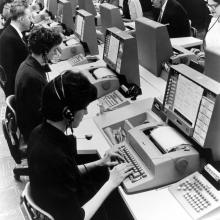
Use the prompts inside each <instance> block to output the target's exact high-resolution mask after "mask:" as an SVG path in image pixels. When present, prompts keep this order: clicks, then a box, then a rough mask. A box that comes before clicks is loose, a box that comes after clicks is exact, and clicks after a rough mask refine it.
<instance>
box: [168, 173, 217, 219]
mask: <svg viewBox="0 0 220 220" xmlns="http://www.w3.org/2000/svg"><path fill="white" fill-rule="evenodd" d="M169 191H170V192H171V194H172V195H173V196H174V197H175V198H176V199H177V201H178V202H179V203H180V204H181V205H182V207H183V208H184V209H185V210H186V211H187V212H188V214H189V215H190V216H191V217H192V218H193V219H200V218H201V217H203V216H205V215H206V214H208V213H210V212H212V211H214V210H215V209H217V208H219V207H220V196H219V192H218V190H217V189H216V188H215V187H214V186H213V185H212V184H211V183H210V182H209V181H208V180H207V179H206V178H205V177H204V176H203V175H202V174H200V173H199V172H195V173H193V174H191V175H189V176H188V177H186V178H184V179H182V180H181V181H179V182H177V183H175V184H173V185H171V186H169Z"/></svg>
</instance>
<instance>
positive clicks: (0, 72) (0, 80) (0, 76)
mask: <svg viewBox="0 0 220 220" xmlns="http://www.w3.org/2000/svg"><path fill="white" fill-rule="evenodd" d="M6 82H7V76H6V73H5V70H4V68H3V66H2V65H0V86H1V88H2V89H3V91H4V92H5V84H6Z"/></svg>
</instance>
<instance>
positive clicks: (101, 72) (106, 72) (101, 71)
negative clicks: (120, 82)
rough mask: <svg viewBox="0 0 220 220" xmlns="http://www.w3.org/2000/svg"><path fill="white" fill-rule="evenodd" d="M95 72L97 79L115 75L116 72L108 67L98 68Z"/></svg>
mask: <svg viewBox="0 0 220 220" xmlns="http://www.w3.org/2000/svg"><path fill="white" fill-rule="evenodd" d="M93 74H94V75H95V77H96V78H97V79H101V78H105V77H109V76H110V77H111V76H112V77H115V74H114V73H113V72H112V71H111V70H110V69H108V68H102V67H101V68H98V69H96V70H94V72H93Z"/></svg>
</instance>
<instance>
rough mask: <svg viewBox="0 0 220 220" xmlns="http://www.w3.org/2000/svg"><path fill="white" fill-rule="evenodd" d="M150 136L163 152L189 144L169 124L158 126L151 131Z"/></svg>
mask: <svg viewBox="0 0 220 220" xmlns="http://www.w3.org/2000/svg"><path fill="white" fill-rule="evenodd" d="M150 136H151V137H152V138H153V139H154V140H155V141H156V142H157V143H158V144H159V145H160V147H161V148H162V149H163V150H164V151H165V152H170V151H171V150H176V149H177V148H178V146H180V145H186V144H189V142H188V141H187V140H186V138H185V137H184V136H182V135H181V134H180V133H178V132H177V131H176V130H175V129H174V128H172V127H170V126H159V127H157V128H155V129H154V130H152V131H151V133H150Z"/></svg>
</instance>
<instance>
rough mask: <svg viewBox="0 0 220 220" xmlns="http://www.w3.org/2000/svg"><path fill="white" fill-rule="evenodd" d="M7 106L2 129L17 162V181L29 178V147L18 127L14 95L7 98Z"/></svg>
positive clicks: (14, 171)
mask: <svg viewBox="0 0 220 220" xmlns="http://www.w3.org/2000/svg"><path fill="white" fill-rule="evenodd" d="M6 105H7V106H6V113H5V118H4V119H3V120H2V128H3V133H4V136H5V139H6V141H7V143H8V147H9V150H10V153H11V156H12V157H13V159H14V161H15V162H16V167H15V168H14V169H13V173H14V177H15V179H16V180H20V176H28V167H27V160H25V157H26V149H27V147H26V146H25V144H23V143H22V138H21V134H20V132H19V129H18V126H17V118H16V113H15V96H14V95H10V96H8V97H7V98H6Z"/></svg>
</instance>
